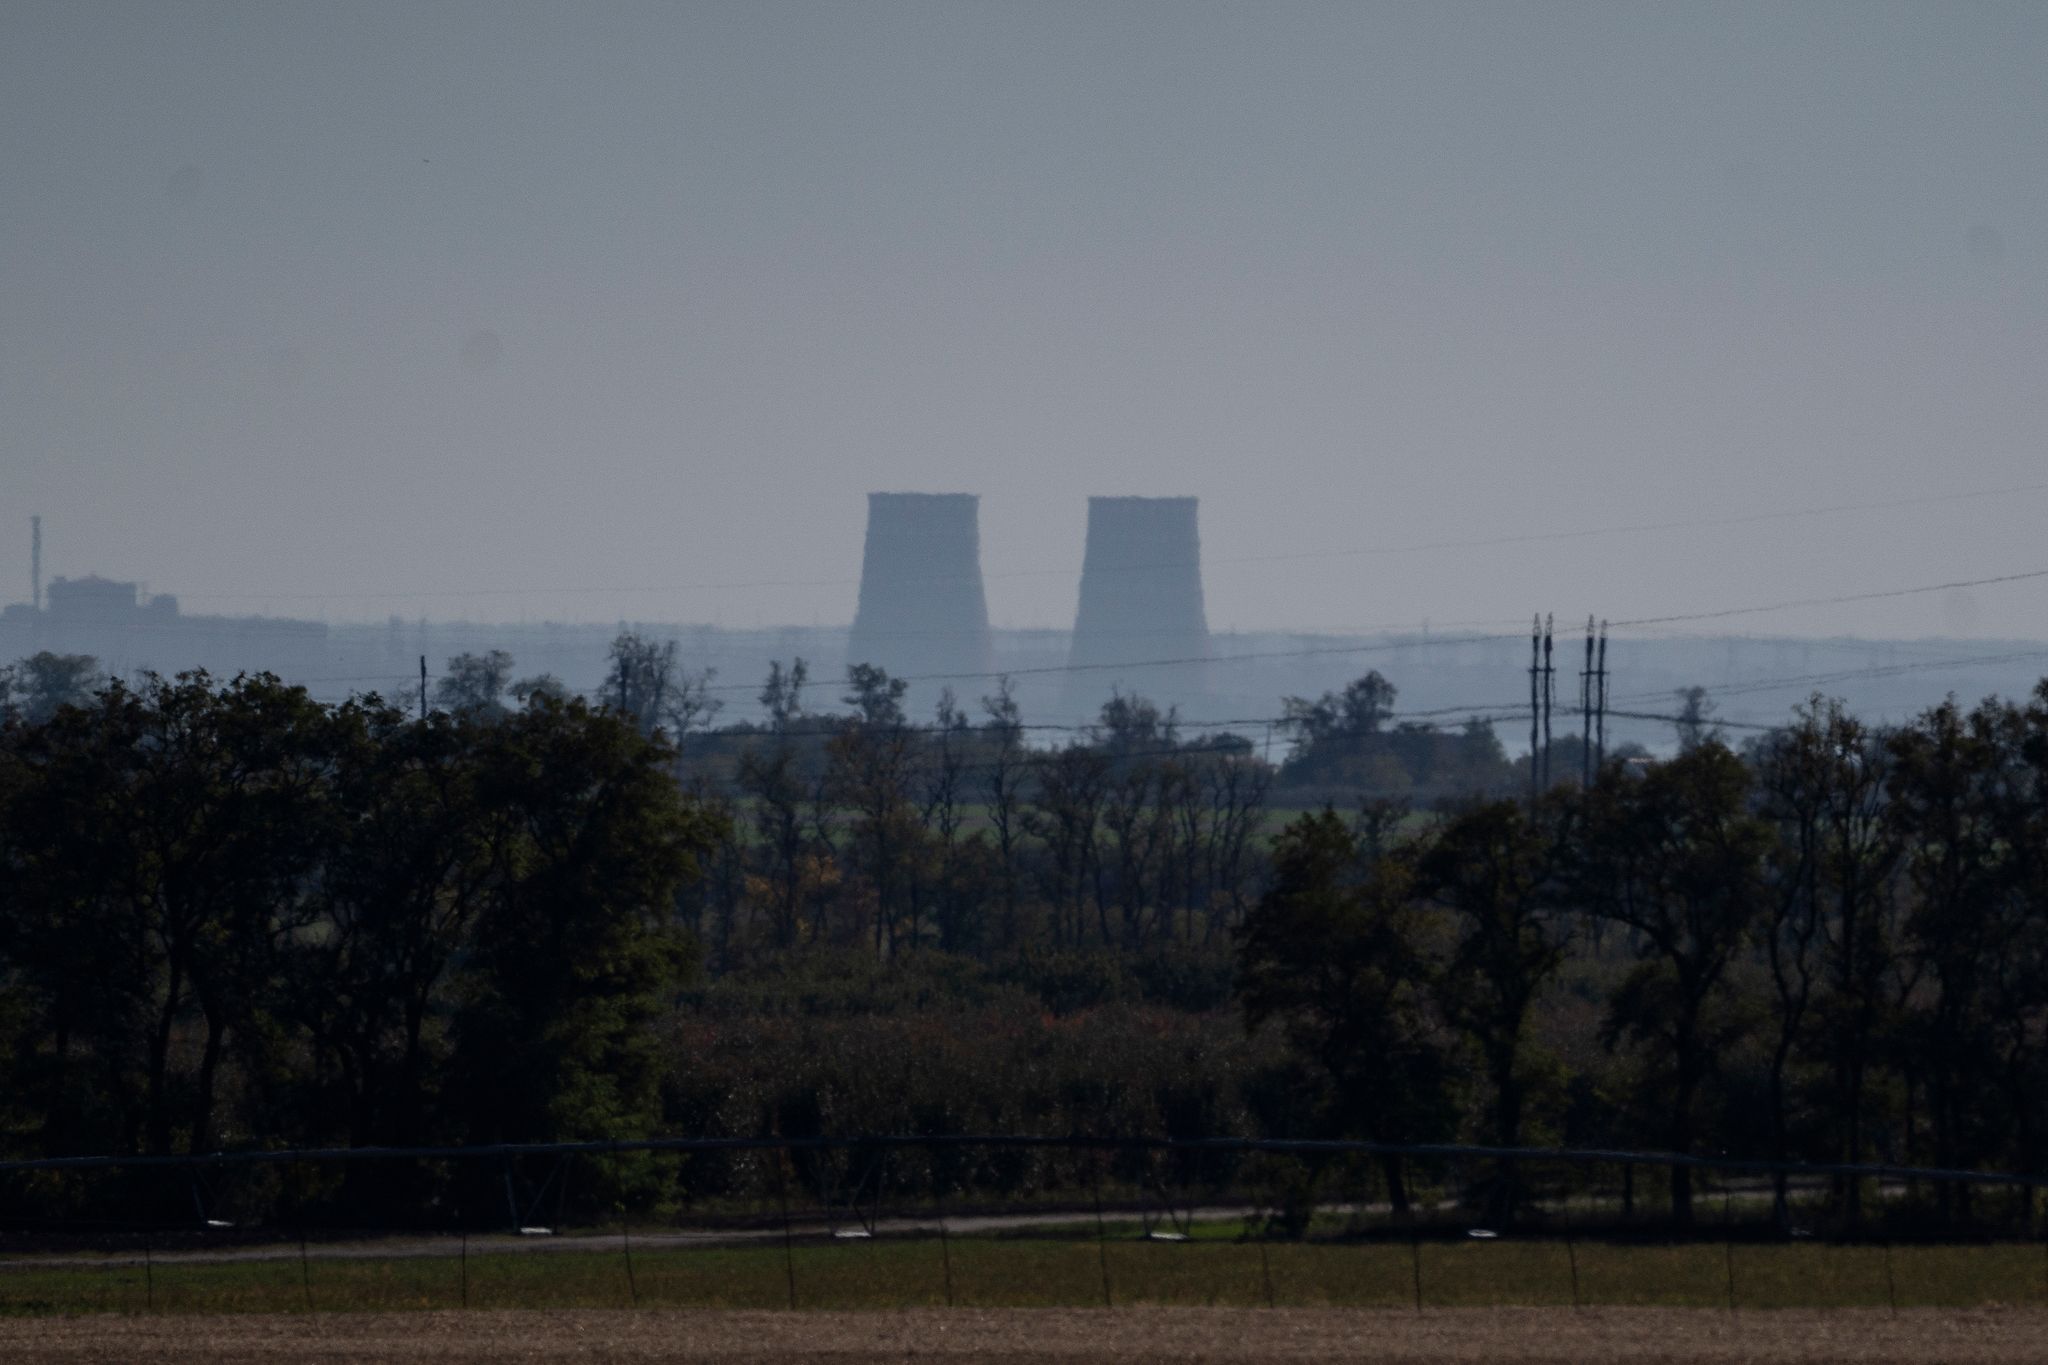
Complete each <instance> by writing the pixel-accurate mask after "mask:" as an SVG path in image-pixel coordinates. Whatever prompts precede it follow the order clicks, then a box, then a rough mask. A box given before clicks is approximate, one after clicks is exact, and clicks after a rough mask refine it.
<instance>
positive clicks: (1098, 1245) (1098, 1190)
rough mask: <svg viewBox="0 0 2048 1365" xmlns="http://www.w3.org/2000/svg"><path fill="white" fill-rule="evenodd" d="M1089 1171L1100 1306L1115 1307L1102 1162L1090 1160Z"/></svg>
mask: <svg viewBox="0 0 2048 1365" xmlns="http://www.w3.org/2000/svg"><path fill="white" fill-rule="evenodd" d="M1088 1169H1089V1173H1090V1175H1091V1176H1092V1178H1093V1179H1092V1183H1093V1186H1094V1190H1095V1257H1096V1259H1097V1260H1098V1261H1100V1262H1101V1263H1102V1306H1103V1307H1104V1308H1114V1307H1116V1301H1115V1300H1114V1299H1113V1298H1112V1297H1111V1296H1110V1292H1109V1229H1108V1228H1107V1227H1106V1226H1105V1225H1104V1224H1103V1221H1102V1163H1101V1162H1099V1161H1093V1160H1091V1161H1090V1162H1089V1166H1088Z"/></svg>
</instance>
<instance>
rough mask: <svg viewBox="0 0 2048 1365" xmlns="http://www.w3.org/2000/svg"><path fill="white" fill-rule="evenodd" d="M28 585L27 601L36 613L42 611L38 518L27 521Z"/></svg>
mask: <svg viewBox="0 0 2048 1365" xmlns="http://www.w3.org/2000/svg"><path fill="white" fill-rule="evenodd" d="M28 584H29V601H30V603H31V604H32V605H34V607H35V609H36V610H37V611H41V610H42V609H43V519H42V518H41V517H40V516H34V517H30V518H29V519H28Z"/></svg>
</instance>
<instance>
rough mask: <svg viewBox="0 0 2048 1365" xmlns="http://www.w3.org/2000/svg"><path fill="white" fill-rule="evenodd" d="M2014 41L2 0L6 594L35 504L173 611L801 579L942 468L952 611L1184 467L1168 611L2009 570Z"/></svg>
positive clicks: (1922, 577)
mask: <svg viewBox="0 0 2048 1365" xmlns="http://www.w3.org/2000/svg"><path fill="white" fill-rule="evenodd" d="M2043 69H2048V9H2043V8H2041V7H2038V6H2036V7H2020V6H1992V5H1969V4H1952V5H1942V6H1880V5H1868V4H1856V5H1824V4H1807V5H1801V6H1797V7H1778V6H1768V5H1717V6H1714V7H1711V8H1708V7H1689V8H1685V9H1678V8H1665V9H1655V10H1652V9H1649V8H1647V7H1646V8H1642V9H1623V8H1619V7H1611V6H1571V5H1548V6H1542V7H1534V6H1510V5H1494V6H1479V5H1473V6H1461V7H1457V8H1450V7H1399V8H1397V7H1392V6H1373V7H1366V6H1358V5H1341V6H1339V5H1332V6H1323V5H1307V4H1286V5H1266V6H1256V7H1254V6H1218V5H1204V4H1193V3H1174V4H1138V3H1125V4H1116V5H1107V6H1104V5H1056V4H1039V5H1033V6H1029V7H1015V8H1008V9H999V8H971V7H965V6H948V5H939V4H933V5H920V4H903V3H886V4H875V5H868V6H861V7H854V6H842V5H824V4H790V5H760V4H745V5H731V6H709V5H704V6H691V7H688V8H685V7H681V6H677V5H643V6H628V5H623V4H621V5H611V6H606V7H603V8H602V9H600V10H597V11H594V12H588V13H585V12H571V11H568V10H565V9H563V8H562V7H560V6H557V5H550V4H542V3H529V2H527V0H499V2H498V3H492V4H487V5H485V4H473V5H459V4H452V3H442V4H434V5H428V6H419V5H397V4H375V3H358V4H354V5H350V6H345V7H340V6H337V7H331V8H316V7H311V6H302V7H283V6H266V5H241V4H198V3H194V4H181V5H175V6H171V5H139V4H129V5H114V4H106V5H93V6H80V5H75V4H64V3H35V2H33V0H15V3H12V4H10V5H8V6H7V7H6V8H5V9H4V11H0V129H4V130H5V131H4V133H0V601H12V600H19V599H25V598H26V596H27V578H28V573H27V566H28V517H29V515H30V514H31V513H40V514H42V515H43V517H44V518H45V535H46V553H45V561H44V572H45V577H46V579H47V578H49V577H54V576H56V575H59V574H69V575H77V574H83V573H88V572H99V573H104V574H107V575H110V576H115V577H121V578H135V579H144V580H147V581H148V582H149V583H150V585H151V586H152V587H153V588H156V589H159V590H162V591H166V592H171V593H175V594H176V595H177V596H178V597H179V598H180V600H181V601H182V602H183V603H184V604H185V606H186V608H187V609H188V610H194V611H231V612H275V613H280V614H290V615H305V616H324V617H326V618H328V619H333V620H338V621H339V620H368V619H381V618H383V617H384V616H386V615H388V614H392V613H397V614H401V615H404V616H406V617H409V618H410V617H415V616H420V615H426V616H431V617H435V618H442V619H445V618H450V617H469V618H473V619H483V620H492V619H500V620H517V619H543V618H548V619H562V620H585V621H604V620H617V619H620V618H631V619H640V620H678V621H701V622H709V623H714V624H722V625H730V626H748V625H757V624H777V623H790V624H811V623H818V622H822V623H828V624H843V623H845V622H847V621H848V620H850V619H851V617H852V614H853V606H854V594H855V585H856V583H857V581H858V578H859V569H860V555H861V544H862V533H863V521H864V516H865V495H866V494H867V493H868V492H869V491H870V490H878V489H903V490H919V491H965V492H973V493H977V494H979V495H980V496H981V504H980V515H981V543H982V556H983V559H982V563H983V569H984V572H985V575H986V579H987V596H988V604H989V609H990V615H991V618H992V620H993V621H994V623H995V624H996V625H998V626H1011V627H1014V626H1052V627H1060V628H1064V627H1066V626H1067V625H1069V624H1070V623H1071V621H1072V619H1073V614H1074V606H1075V586H1076V581H1077V579H1078V575H1079V571H1080V567H1081V556H1082V537H1083V532H1084V520H1085V515H1086V501H1087V497H1088V495H1090V494H1116V493H1135V494H1191V495H1195V496H1198V497H1200V498H1201V500H1202V504H1201V533H1202V540H1203V548H1204V559H1205V585H1204V586H1205V591H1206V594H1207V601H1208V619H1209V622H1210V624H1211V626H1212V627H1214V628H1216V629H1218V630H1229V629H1233V628H1235V629H1290V630H1306V629H1331V630H1356V629H1364V628H1369V627H1376V626H1406V625H1413V624H1417V623H1420V622H1422V621H1425V620H1428V621H1431V622H1433V623H1435V624H1437V625H1441V626H1446V627H1449V626H1453V625H1456V624H1458V623H1463V622H1485V623H1489V624H1493V623H1503V624H1504V623H1508V622H1512V621H1515V620H1526V619H1527V616H1528V613H1529V612H1530V611H1532V610H1539V609H1540V610H1551V611H1555V612H1556V613H1557V614H1558V616H1559V618H1560V620H1574V621H1577V620H1582V619H1583V617H1584V615H1585V614H1586V613H1587V612H1589V611H1591V612H1597V613H1599V614H1601V615H1604V616H1609V617H1613V618H1615V619H1617V620H1619V619H1626V618H1632V617H1650V616H1663V615H1677V614H1685V613H1694V612H1711V611H1716V610H1722V609H1727V608H1735V607H1743V606H1748V605H1752V604H1765V603H1773V602H1782V601H1788V600H1794V599H1802V600H1803V599H1811V598H1824V597H1840V596H1847V595H1853V594H1859V593H1872V592H1882V591H1886V590H1891V589H1903V588H1911V587H1916V586H1920V585H1927V584H1937V583H1948V582H1955V581H1962V580H1976V579H1984V578H1992V577H1998V576H2004V575H2015V574H2025V573H2029V572H2032V571H2036V570H2043V569H2048V537H2044V536H2043V535H2042V534H2041V531H2042V528H2043V526H2044V524H2048V473H2044V469H2048V461H2044V460H2043V458H2042V454H2043V450H2044V446H2048V441H2044V436H2048V396H2044V391H2048V386H2044V384H2043V382H2042V376H2043V374H2044V372H2048V366H2044V361H2048V86H2044V82H2043V81H2042V80H2041V78H2040V72H2041V71H2042V70H2043ZM1800 509H1810V510H1813V511H1814V512H1815V514H1814V515H1811V516H1787V517H1773V516H1772V515H1771V514H1774V513H1779V512H1785V511H1791V510H1800ZM1839 509H1853V510H1839ZM1626 527H1639V528H1654V529H1639V530H1617V531H1615V532H1614V533H1612V534H1588V535H1585V536H1573V537H1560V538H1554V539H1547V540H1546V539H1534V540H1532V539H1529V538H1530V537H1541V536H1545V535H1549V534H1551V533H1557V532H1598V531H1600V530H1601V529H1602V528H1626ZM1432 547H1433V548H1432ZM2044 583H2048V580H2044V579H2039V578H2036V579H2031V580H2026V581H2020V582H2014V583H2008V584H2003V585H1987V586H1984V587H1981V588H1977V589H1970V590H1960V589H1959V590H1954V591H1948V592H1935V593H1927V594H1921V595H1916V596H1909V597H1900V598H1890V599H1884V600H1875V601H1865V602H1860V603H1834V604H1830V605H1825V606H1815V607H1809V608H1802V609H1798V610H1792V611H1782V612H1773V613H1768V614H1760V615H1756V616H1745V617H1737V618H1734V619H1732V620H1729V621H1728V622H1726V623H1725V626H1724V627H1722V628H1726V629H1740V630H1756V631H1761V632H1769V633H1792V632H1810V633H1858V634H1868V635H1890V636H1915V635H1947V636H1983V637H1989V636H2010V637H2027V638H2041V637H2048V606H2044V602H2048V587H2044ZM1711 624H1712V623H1703V628H1704V626H1705V625H1711Z"/></svg>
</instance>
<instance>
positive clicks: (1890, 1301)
mask: <svg viewBox="0 0 2048 1365" xmlns="http://www.w3.org/2000/svg"><path fill="white" fill-rule="evenodd" d="M1884 1301H1885V1306H1886V1307H1887V1308H1889V1309H1890V1310H1891V1315H1892V1316H1893V1317H1897V1316H1898V1315H1899V1286H1898V1282H1897V1281H1896V1280H1894V1279H1893V1278H1892V1239H1891V1238H1889V1237H1887V1238H1885V1239H1884Z"/></svg>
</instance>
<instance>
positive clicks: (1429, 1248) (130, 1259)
mask: <svg viewBox="0 0 2048 1365" xmlns="http://www.w3.org/2000/svg"><path fill="white" fill-rule="evenodd" d="M533 1245H534V1247H535V1248H536V1249H535V1250H523V1251H512V1250H508V1249H504V1247H505V1244H504V1243H502V1242H499V1243H497V1244H495V1248H494V1249H483V1247H482V1246H481V1245H480V1247H478V1248H473V1249H468V1250H464V1249H461V1248H460V1246H459V1244H451V1243H450V1242H448V1241H447V1240H446V1239H443V1240H441V1241H437V1242H435V1243H432V1244H429V1245H428V1246H426V1247H424V1248H423V1247H419V1246H413V1247H402V1246H393V1247H388V1248H380V1247H376V1246H370V1247H335V1246H327V1247H319V1246H316V1247H315V1248H313V1249H312V1251H311V1254H309V1255H307V1256H305V1257H304V1258H303V1259H302V1258H301V1257H300V1255H299V1254H298V1252H297V1248H296V1247H292V1246H272V1247H268V1248H261V1249H251V1250H249V1251H248V1252H247V1253H246V1255H245V1257H244V1258H241V1259H222V1258H221V1256H220V1254H219V1253H207V1254H206V1255H205V1256H204V1258H201V1257H198V1256H175V1257H173V1256H165V1255H162V1254H158V1255H156V1256H154V1257H152V1258H150V1259H148V1260H146V1261H145V1260H144V1259H142V1258H140V1257H136V1256H133V1255H129V1254H126V1253H123V1254H120V1255H86V1256H66V1257H45V1258H38V1259H32V1260H30V1259H23V1260H14V1261H9V1262H5V1263H0V1316H7V1317H23V1316H29V1317H38V1316H61V1315H72V1314H90V1313H115V1314H150V1313H154V1314H177V1315H186V1314H231V1313H258V1314H293V1313H307V1312H314V1313H320V1314H323V1315H324V1314H329V1313H341V1312H361V1311H396V1310H411V1311H429V1310H445V1309H463V1308H467V1309H471V1310H497V1309H515V1308H517V1309H532V1308H546V1309H558V1310H590V1309H609V1308H632V1307H638V1308H689V1309H721V1310H746V1309H787V1308H790V1307H796V1308H801V1309H812V1310H875V1309H916V1308H945V1307H948V1306H951V1307H954V1308H958V1309H967V1308H1095V1307H1102V1306H1105V1305H1110V1306H1117V1307H1123V1306H1129V1305H1178V1306H1190V1307H1231V1306H1235V1307H1255V1308H1265V1307H1348V1308H1407V1309H1409V1310H1411V1311H1412V1310H1413V1309H1414V1307H1415V1304H1416V1302H1417V1299H1418V1295H1419V1298H1420V1301H1421V1303H1422V1304H1423V1305H1424V1306H1425V1307H1428V1308H1477V1307H1500V1306H1532V1307H1541V1306H1561V1307H1567V1308H1569V1307H1572V1306H1574V1305H1584V1306H1592V1305H1600V1306H1616V1307H1674V1308H1721V1309H1726V1308H1727V1307H1728V1306H1729V1305H1730V1304H1731V1303H1733V1304H1734V1305H1736V1306H1738V1307H1740V1308H1746V1309H1788V1308H1877V1309H1884V1308H1888V1307H1890V1306H1893V1305H1896V1306H1899V1307H1902V1308H1979V1307H1993V1306H2002V1307H2028V1308H2042V1307H2048V1248H2044V1247H2043V1246H2041V1245H2039V1244H2028V1243H1998V1244H1986V1245H1939V1246H1899V1247H1896V1248H1891V1249H1887V1248H1885V1247H1882V1246H1872V1245H1856V1246H1834V1245H1828V1244H1824V1243H1815V1242H1799V1243H1791V1244H1785V1243H1735V1244H1733V1245H1728V1244H1722V1243H1711V1242H1700V1243H1681V1244H1638V1243H1620V1242H1602V1241H1584V1242H1576V1243H1566V1242H1563V1241H1548V1240H1499V1241H1424V1242H1421V1243H1419V1244H1410V1243H1406V1242H1307V1243H1304V1242H1259V1241H1243V1240H1233V1239H1226V1238H1223V1237H1220V1236H1207V1237H1205V1236H1201V1235H1199V1232H1198V1235H1197V1236H1196V1237H1194V1238H1193V1239H1192V1240H1188V1241H1177V1242H1163V1241H1151V1240H1145V1239H1143V1238H1140V1237H1136V1236H1133V1235H1128V1234H1126V1235H1123V1236H1111V1237H1110V1238H1108V1239H1106V1240H1103V1241H1101V1242H1098V1241H1096V1240H1095V1239H1094V1238H1093V1237H1071V1236H1070V1237H1048V1236H1014V1237H992V1236H980V1237H957V1236H956V1237H953V1238H951V1239H948V1240H942V1239H939V1238H936V1237H883V1238H876V1239H874V1240H857V1241H832V1242H823V1243H821V1242H798V1243H796V1244H795V1245H793V1246H788V1247H785V1246H784V1245H783V1244H782V1242H781V1241H780V1240H779V1239H777V1240H773V1241H762V1242H755V1243H752V1244H743V1245H720V1246H711V1247H699V1248H693V1249H687V1250H683V1249H675V1248H673V1247H672V1246H669V1247H651V1246H648V1245H646V1244H644V1243H643V1244H642V1245H641V1246H639V1247H638V1248H637V1249H630V1251H629V1244H628V1243H627V1242H626V1241H624V1240H623V1239H621V1240H619V1241H617V1242H616V1243H614V1245H613V1247H612V1248H610V1249H605V1250H589V1249H578V1250H556V1251H549V1252H546V1253H545V1254H541V1253H540V1252H539V1251H538V1250H537V1248H538V1247H540V1246H544V1245H545V1243H535V1244H533ZM583 1245H584V1246H586V1247H587V1246H589V1245H590V1243H589V1242H588V1240H586V1241H585V1242H584V1243H583ZM451 1253H452V1254H451Z"/></svg>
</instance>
